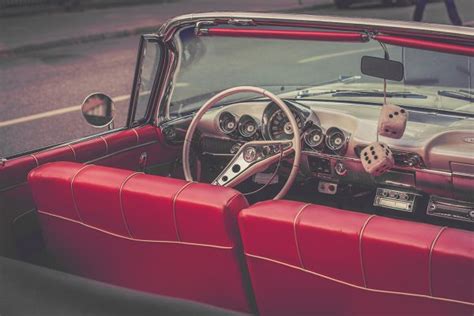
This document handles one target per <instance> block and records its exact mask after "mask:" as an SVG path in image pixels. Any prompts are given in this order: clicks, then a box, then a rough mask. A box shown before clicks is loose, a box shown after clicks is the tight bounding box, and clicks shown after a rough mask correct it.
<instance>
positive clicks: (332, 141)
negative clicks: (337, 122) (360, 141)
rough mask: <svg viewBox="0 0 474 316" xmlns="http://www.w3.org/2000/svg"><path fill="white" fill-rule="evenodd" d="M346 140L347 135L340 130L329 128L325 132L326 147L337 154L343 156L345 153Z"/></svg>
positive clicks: (347, 138)
mask: <svg viewBox="0 0 474 316" xmlns="http://www.w3.org/2000/svg"><path fill="white" fill-rule="evenodd" d="M338 139H339V140H338ZM348 140H349V136H348V134H346V132H344V131H343V130H342V129H340V128H337V127H330V128H329V129H328V130H327V131H326V137H325V143H326V147H327V148H328V149H329V150H331V151H333V152H335V153H337V154H344V153H345V152H346V150H347V144H348Z"/></svg>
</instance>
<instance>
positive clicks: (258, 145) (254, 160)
mask: <svg viewBox="0 0 474 316" xmlns="http://www.w3.org/2000/svg"><path fill="white" fill-rule="evenodd" d="M238 93H256V94H261V95H263V96H265V97H268V98H269V99H270V100H271V101H273V102H274V103H275V104H276V105H277V106H278V107H279V108H280V109H281V110H282V111H283V112H284V113H285V115H286V116H287V117H288V121H289V124H290V125H291V128H292V129H293V131H294V132H293V138H292V139H291V140H281V141H265V140H263V141H249V142H247V143H245V144H243V145H242V146H241V147H240V148H239V150H238V151H237V152H236V153H235V155H234V157H233V158H232V159H231V161H230V162H229V164H228V165H227V166H226V167H225V168H224V169H223V170H222V172H221V173H220V174H219V176H217V178H216V179H215V180H214V181H213V182H212V184H215V185H221V186H226V187H234V186H236V185H237V184H239V183H241V182H242V181H244V180H246V179H248V178H249V177H250V176H252V175H254V174H256V173H258V172H261V171H264V170H265V169H267V168H268V167H269V166H270V165H271V164H272V163H274V162H276V161H278V160H279V159H280V158H281V156H282V155H283V156H286V155H288V154H290V153H291V152H293V151H294V153H295V157H294V160H293V165H292V168H291V171H290V174H289V176H288V178H287V180H286V183H285V184H284V186H283V187H282V189H281V190H280V192H279V193H278V194H277V195H276V196H275V197H274V199H275V200H277V199H281V198H283V197H284V196H285V195H286V193H288V191H289V189H290V188H291V186H292V185H293V183H294V181H295V179H296V175H297V173H298V170H299V161H300V158H301V141H300V131H299V129H298V124H297V123H296V120H295V118H294V116H293V113H292V112H291V110H290V109H289V108H288V106H287V105H286V104H285V103H284V102H283V101H282V100H281V99H280V98H279V97H277V96H276V95H275V94H273V93H271V92H270V91H267V90H265V89H262V88H258V87H252V86H240V87H234V88H230V89H227V90H224V91H222V92H220V93H218V94H216V95H215V96H213V97H212V98H211V99H209V100H208V101H207V102H206V103H205V104H204V105H203V106H202V107H201V108H200V109H199V111H198V112H197V113H196V115H195V116H194V118H193V120H192V121H191V123H190V125H189V128H188V130H187V132H186V137H185V139H184V145H183V170H184V176H185V178H186V180H187V181H193V177H192V174H191V167H190V159H189V157H190V148H191V139H192V137H193V135H194V133H195V131H196V128H197V126H198V123H199V121H200V120H201V118H202V117H203V116H204V114H205V113H206V112H207V111H208V110H209V109H211V108H212V107H213V106H214V105H215V104H217V103H218V102H219V101H221V100H222V99H224V98H226V97H228V96H231V95H234V94H238ZM276 148H283V153H281V152H280V151H279V150H277V149H276Z"/></svg>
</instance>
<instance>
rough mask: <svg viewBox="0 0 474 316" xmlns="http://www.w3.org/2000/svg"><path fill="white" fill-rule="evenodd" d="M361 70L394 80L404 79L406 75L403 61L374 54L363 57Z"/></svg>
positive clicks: (364, 72)
mask: <svg viewBox="0 0 474 316" xmlns="http://www.w3.org/2000/svg"><path fill="white" fill-rule="evenodd" d="M360 70H361V72H362V73H363V74H364V75H367V76H371V77H376V78H381V79H387V80H394V81H402V80H403V76H404V70H403V64H402V63H401V62H398V61H394V60H388V59H384V58H378V57H372V56H363V57H362V60H361V63H360Z"/></svg>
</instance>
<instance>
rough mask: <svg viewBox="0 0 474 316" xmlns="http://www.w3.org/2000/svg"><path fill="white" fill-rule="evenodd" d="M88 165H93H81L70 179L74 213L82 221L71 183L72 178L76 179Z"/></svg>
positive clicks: (72, 181) (72, 182)
mask: <svg viewBox="0 0 474 316" xmlns="http://www.w3.org/2000/svg"><path fill="white" fill-rule="evenodd" d="M90 166H93V165H85V166H82V168H80V169H79V170H77V172H76V173H75V174H74V176H73V177H72V179H71V195H72V203H73V204H74V209H75V210H76V214H77V217H78V218H79V220H80V221H81V222H82V217H81V213H80V212H79V207H78V206H77V203H76V196H75V195H74V188H73V184H74V180H75V179H76V177H77V175H78V174H79V173H80V172H81V171H82V170H84V169H86V168H87V167H90Z"/></svg>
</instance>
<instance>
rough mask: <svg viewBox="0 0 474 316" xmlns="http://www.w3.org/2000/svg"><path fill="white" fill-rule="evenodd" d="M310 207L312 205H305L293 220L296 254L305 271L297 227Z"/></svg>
mask: <svg viewBox="0 0 474 316" xmlns="http://www.w3.org/2000/svg"><path fill="white" fill-rule="evenodd" d="M310 205H311V203H308V204H305V205H303V206H302V207H301V208H300V210H299V211H298V213H296V216H295V219H294V220H293V234H294V236H295V244H296V252H297V254H298V259H299V261H300V265H301V268H303V269H305V267H304V264H303V257H301V251H300V246H299V243H298V235H297V233H296V225H297V224H298V223H299V221H298V219H299V216H300V215H301V213H302V212H303V211H304V210H305V209H306V208H307V207H308V206H310Z"/></svg>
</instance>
